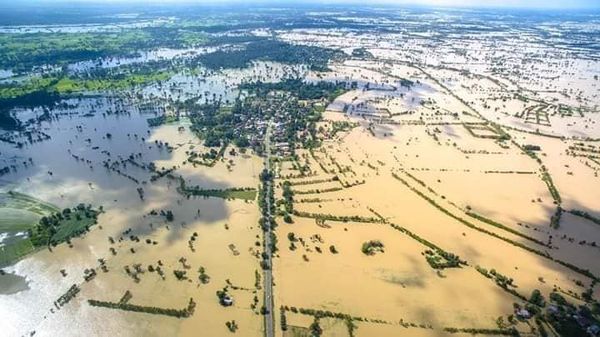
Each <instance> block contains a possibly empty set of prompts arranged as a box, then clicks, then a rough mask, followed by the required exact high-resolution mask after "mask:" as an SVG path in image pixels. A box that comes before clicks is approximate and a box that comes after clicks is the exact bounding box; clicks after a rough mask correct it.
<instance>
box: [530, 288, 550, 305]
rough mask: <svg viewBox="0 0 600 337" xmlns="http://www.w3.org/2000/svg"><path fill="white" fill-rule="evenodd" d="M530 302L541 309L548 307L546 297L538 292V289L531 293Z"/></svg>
mask: <svg viewBox="0 0 600 337" xmlns="http://www.w3.org/2000/svg"><path fill="white" fill-rule="evenodd" d="M529 302H531V303H533V304H535V305H539V306H540V307H543V306H544V305H546V301H545V300H544V296H543V295H542V293H541V292H540V291H539V290H538V289H534V290H533V291H532V292H531V297H529Z"/></svg>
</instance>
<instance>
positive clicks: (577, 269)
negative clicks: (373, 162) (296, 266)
mask: <svg viewBox="0 0 600 337" xmlns="http://www.w3.org/2000/svg"><path fill="white" fill-rule="evenodd" d="M392 176H393V177H394V178H396V179H397V180H399V181H400V182H401V183H402V184H404V185H405V186H406V187H408V188H409V189H410V190H411V191H413V192H414V193H416V194H417V195H419V196H420V197H421V198H423V199H425V200H426V201H427V202H429V204H431V205H432V206H434V207H435V208H437V209H438V210H439V211H441V212H442V213H444V214H446V215H448V216H449V217H451V218H453V219H455V220H457V221H458V222H460V223H462V224H463V225H465V226H467V227H469V228H472V229H474V230H476V231H479V232H482V233H485V234H487V235H490V236H492V237H495V238H497V239H500V240H502V241H504V242H507V243H510V244H511V245H513V246H515V247H519V248H522V249H525V250H527V251H529V252H531V253H534V254H536V255H538V256H541V257H544V258H546V259H548V260H551V261H554V262H556V263H558V264H560V265H562V266H564V267H566V268H569V269H571V270H573V271H574V272H577V273H579V274H581V275H584V276H586V277H589V278H591V279H592V280H596V281H598V280H600V279H599V278H598V277H597V276H596V275H594V274H593V273H592V272H590V271H589V270H588V269H583V268H580V267H578V266H576V265H574V264H572V263H569V262H565V261H562V260H559V259H556V258H554V257H552V256H550V255H549V254H548V253H545V252H542V251H539V250H537V249H534V248H531V247H529V246H526V245H524V244H522V243H520V242H518V241H514V240H511V239H508V238H505V237H503V236H500V235H498V234H496V233H494V232H490V231H488V230H486V229H483V228H481V227H478V226H475V225H474V224H472V223H471V222H469V221H467V220H465V219H464V218H461V217H459V216H457V215H454V214H453V213H451V212H450V211H448V210H447V209H446V208H444V207H442V206H441V205H439V204H438V203H437V202H435V201H434V200H433V199H431V198H429V197H428V196H426V195H425V194H423V193H422V192H421V191H419V190H417V189H416V188H414V187H412V186H410V185H409V184H408V182H407V181H406V180H404V179H402V178H401V177H400V176H398V175H397V174H396V173H392Z"/></svg>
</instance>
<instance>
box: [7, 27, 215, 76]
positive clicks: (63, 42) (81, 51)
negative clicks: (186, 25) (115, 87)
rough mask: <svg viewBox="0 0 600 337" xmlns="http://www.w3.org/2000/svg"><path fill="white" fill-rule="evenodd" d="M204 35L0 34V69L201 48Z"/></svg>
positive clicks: (141, 31)
mask: <svg viewBox="0 0 600 337" xmlns="http://www.w3.org/2000/svg"><path fill="white" fill-rule="evenodd" d="M206 41H207V37H206V34H205V33H202V32H193V31H188V30H181V29H178V28H175V27H173V28H168V27H148V28H138V29H128V30H124V31H119V32H79V33H72V32H69V33H29V34H8V33H3V34H0V68H3V69H13V70H14V71H15V72H23V71H29V70H30V69H31V68H32V67H34V66H41V65H46V64H52V65H66V64H68V63H73V62H77V61H84V60H93V59H97V58H104V57H120V56H121V57H123V56H134V55H137V54H138V53H139V51H140V50H150V49H155V48H159V47H172V48H180V47H187V46H196V45H200V44H204V43H205V42H206Z"/></svg>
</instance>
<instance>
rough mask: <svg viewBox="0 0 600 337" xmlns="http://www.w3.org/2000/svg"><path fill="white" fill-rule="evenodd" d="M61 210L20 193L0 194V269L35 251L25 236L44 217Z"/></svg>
mask: <svg viewBox="0 0 600 337" xmlns="http://www.w3.org/2000/svg"><path fill="white" fill-rule="evenodd" d="M58 211H59V209H58V208H57V207H55V206H53V205H51V204H48V203H46V202H44V201H41V200H38V199H35V198H33V197H31V196H28V195H26V194H22V193H18V192H9V193H0V267H1V266H6V265H10V264H11V263H14V262H15V261H17V260H19V259H20V258H22V257H23V256H25V255H27V254H29V253H31V252H33V251H34V247H33V244H32V243H31V241H30V240H29V238H28V237H27V236H26V235H24V232H27V231H28V230H29V229H31V228H33V227H34V226H35V225H36V224H37V223H38V221H39V219H40V218H41V217H43V216H47V215H50V214H52V213H55V212H58Z"/></svg>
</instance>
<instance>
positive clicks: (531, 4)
mask: <svg viewBox="0 0 600 337" xmlns="http://www.w3.org/2000/svg"><path fill="white" fill-rule="evenodd" d="M5 1H10V0H0V3H3V2H5ZM24 2H28V3H44V4H51V3H54V2H56V3H58V2H60V3H65V2H66V3H127V2H138V3H148V2H152V3H177V2H182V3H197V4H215V3H224V4H227V3H244V4H249V3H251V2H256V3H261V4H265V3H274V4H280V5H281V4H298V3H312V4H314V3H324V4H345V3H346V4H363V5H364V4H369V5H376V4H386V5H424V6H444V7H505V8H506V7H508V8H539V9H579V8H595V9H598V8H600V0H366V1H365V0H246V1H242V0H102V1H100V0H29V1H27V0H25V1H24Z"/></svg>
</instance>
